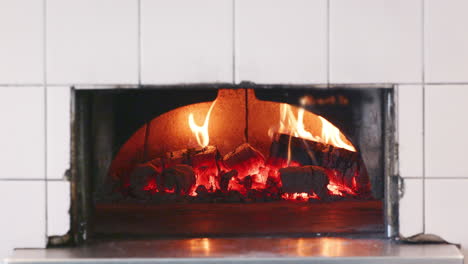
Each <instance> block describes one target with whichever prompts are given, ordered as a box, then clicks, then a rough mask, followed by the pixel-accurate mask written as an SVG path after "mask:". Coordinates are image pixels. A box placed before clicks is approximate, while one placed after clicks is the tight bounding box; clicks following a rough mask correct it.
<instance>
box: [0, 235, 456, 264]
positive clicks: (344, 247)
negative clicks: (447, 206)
mask: <svg viewBox="0 0 468 264" xmlns="http://www.w3.org/2000/svg"><path fill="white" fill-rule="evenodd" d="M5 263H17V264H20V263H44V264H45V263H72V264H75V263H76V264H79V263H101V264H107V263H321V264H322V263H351V264H366V263H369V264H370V263H372V264H379V263H382V264H383V263H386V264H387V263H395V264H416V263H421V264H422V263H425V264H428V263H430V264H445V263H447V264H463V255H462V254H461V253H460V251H459V250H458V249H457V248H456V247H455V246H453V245H408V244H400V243H395V242H392V241H389V240H382V239H349V238H327V237H322V238H199V239H165V240H131V241H109V242H105V241H100V242H94V243H92V244H89V245H86V246H81V247H76V248H61V249H19V250H15V252H14V254H13V256H12V257H11V258H8V259H5Z"/></svg>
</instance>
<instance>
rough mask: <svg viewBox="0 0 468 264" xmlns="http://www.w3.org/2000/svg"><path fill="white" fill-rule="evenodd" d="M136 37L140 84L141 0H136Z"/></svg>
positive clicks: (139, 79)
mask: <svg viewBox="0 0 468 264" xmlns="http://www.w3.org/2000/svg"><path fill="white" fill-rule="evenodd" d="M137 5H138V6H137V17H138V18H137V19H138V21H137V24H138V25H137V38H138V43H137V45H138V47H137V49H138V51H137V52H138V57H137V63H138V66H137V68H138V69H137V71H138V85H141V44H142V41H141V0H138V1H137Z"/></svg>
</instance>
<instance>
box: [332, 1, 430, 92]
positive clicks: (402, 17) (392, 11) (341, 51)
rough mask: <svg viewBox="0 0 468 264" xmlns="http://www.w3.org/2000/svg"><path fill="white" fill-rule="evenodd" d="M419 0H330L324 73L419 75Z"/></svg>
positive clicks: (351, 79)
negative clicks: (326, 69)
mask: <svg viewBox="0 0 468 264" xmlns="http://www.w3.org/2000/svg"><path fill="white" fill-rule="evenodd" d="M421 9H422V8H421V0H393V1H387V0H330V79H331V82H335V83H368V82H369V83H373V82H377V83H382V82H420V81H421V76H422V75H421V70H422V61H421V54H422V52H421V45H422V44H421V42H422V32H421V21H422V17H421V14H422V12H421Z"/></svg>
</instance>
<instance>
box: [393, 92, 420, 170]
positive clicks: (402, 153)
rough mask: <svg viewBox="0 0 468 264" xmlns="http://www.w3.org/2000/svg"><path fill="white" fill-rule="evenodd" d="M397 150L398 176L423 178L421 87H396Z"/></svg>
mask: <svg viewBox="0 0 468 264" xmlns="http://www.w3.org/2000/svg"><path fill="white" fill-rule="evenodd" d="M397 97H398V101H397V107H398V143H399V145H398V150H399V156H398V158H399V165H400V176H402V177H422V176H423V87H422V85H399V86H398V94H397Z"/></svg>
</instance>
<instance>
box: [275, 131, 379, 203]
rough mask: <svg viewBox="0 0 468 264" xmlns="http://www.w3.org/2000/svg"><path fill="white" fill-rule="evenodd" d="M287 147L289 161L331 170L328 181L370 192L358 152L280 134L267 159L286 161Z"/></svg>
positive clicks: (357, 190) (358, 190)
mask: <svg viewBox="0 0 468 264" xmlns="http://www.w3.org/2000/svg"><path fill="white" fill-rule="evenodd" d="M289 146H290V157H291V162H295V163H299V164H301V165H315V166H321V167H323V168H325V169H330V170H331V172H333V173H328V174H329V176H330V180H332V181H334V182H336V183H338V184H341V185H344V186H347V187H349V188H352V189H354V190H355V191H356V192H357V193H360V194H369V193H370V181H369V176H368V175H367V171H366V168H365V166H364V162H363V161H362V158H361V156H360V154H359V152H352V151H349V150H346V149H343V148H337V147H334V146H332V145H328V144H323V143H320V142H315V141H310V140H306V139H302V138H297V137H292V136H289V135H284V134H281V135H277V136H276V137H275V139H274V141H273V142H272V144H271V148H270V159H269V161H268V162H270V160H273V161H275V160H278V159H280V160H281V159H282V160H287V159H288V149H289ZM276 162H277V161H276Z"/></svg>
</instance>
